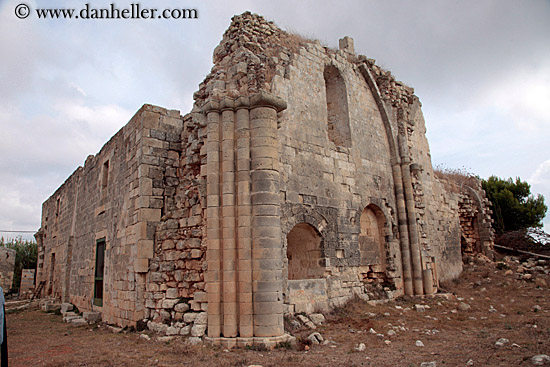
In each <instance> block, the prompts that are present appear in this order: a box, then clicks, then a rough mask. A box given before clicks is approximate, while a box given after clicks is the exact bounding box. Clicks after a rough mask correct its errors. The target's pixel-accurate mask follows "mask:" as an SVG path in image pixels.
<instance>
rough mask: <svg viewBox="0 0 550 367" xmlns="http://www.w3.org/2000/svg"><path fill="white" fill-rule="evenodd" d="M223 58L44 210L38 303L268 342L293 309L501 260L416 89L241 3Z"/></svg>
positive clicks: (368, 295) (434, 281)
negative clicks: (435, 151)
mask: <svg viewBox="0 0 550 367" xmlns="http://www.w3.org/2000/svg"><path fill="white" fill-rule="evenodd" d="M213 62H214V66H213V67H212V70H211V73H210V74H209V75H208V76H207V77H206V78H205V80H204V81H203V82H202V83H201V84H200V85H199V89H198V91H197V92H196V93H195V94H194V100H195V103H194V106H193V109H192V111H191V112H190V113H188V114H186V115H184V116H182V115H180V112H179V111H176V110H167V109H164V108H161V107H156V106H152V105H144V106H143V107H142V108H141V109H140V110H139V111H138V112H137V113H136V114H135V116H134V117H133V118H132V119H131V120H130V122H128V124H127V125H126V126H124V127H123V128H122V129H121V130H120V131H119V132H118V133H117V134H116V135H115V136H113V138H112V139H111V140H110V141H109V142H107V143H106V144H105V146H104V147H103V148H102V149H101V151H100V152H99V153H98V154H96V155H95V156H93V155H91V156H89V157H88V158H87V159H86V162H85V164H84V166H83V167H79V168H77V169H76V171H75V172H74V173H73V174H72V175H71V176H70V177H69V178H68V179H67V181H66V182H65V183H64V184H63V185H62V186H61V187H60V188H59V189H58V190H57V191H56V192H55V193H54V194H53V195H52V196H51V197H50V198H49V199H48V200H47V201H46V202H45V203H44V205H43V212H42V224H41V228H40V230H39V231H38V233H37V234H36V238H37V241H38V244H39V259H38V267H37V284H40V282H43V283H44V290H43V292H42V295H43V296H51V297H54V298H56V299H58V300H60V301H62V302H65V303H67V302H70V303H72V304H74V305H75V306H76V307H77V308H78V310H81V311H86V312H89V311H93V312H100V313H101V319H102V320H103V321H104V322H107V323H109V324H114V325H118V326H121V327H126V326H129V327H136V328H138V329H139V328H141V327H147V328H148V329H150V330H153V331H155V332H157V333H159V334H162V335H165V336H166V337H173V336H176V335H184V336H189V337H190V341H191V342H192V343H195V342H197V341H198V340H201V339H199V338H204V339H205V340H207V341H209V342H211V343H214V344H223V345H224V346H225V347H233V346H237V345H238V346H244V345H263V346H267V347H273V346H275V345H276V344H277V343H280V342H286V341H290V340H292V337H290V336H289V335H288V334H286V333H285V330H284V322H283V315H284V314H295V313H304V314H308V315H311V314H315V313H319V312H325V311H328V310H329V309H331V308H333V307H336V306H340V305H342V304H344V303H345V302H346V301H347V300H349V299H350V298H352V297H354V296H357V297H360V298H362V299H365V300H376V299H387V298H392V297H395V296H398V295H402V294H405V295H424V294H428V295H429V294H433V293H435V292H437V290H438V287H439V282H440V281H444V280H449V279H453V278H456V277H457V276H458V275H459V274H460V272H461V270H462V258H463V256H465V257H466V258H473V257H476V256H480V255H482V256H486V257H487V258H490V257H491V256H492V243H493V232H492V230H491V225H490V223H491V219H490V214H491V211H490V209H489V208H488V202H487V200H486V198H485V196H484V193H483V190H482V189H481V186H480V185H479V182H478V181H476V180H472V181H471V182H467V183H461V184H458V183H456V182H453V181H452V180H447V179H439V178H437V177H435V174H434V170H433V168H432V164H431V160H430V153H429V146H428V142H427V139H426V135H425V131H426V127H425V122H424V118H423V116H422V112H421V108H420V107H421V103H420V101H419V99H418V97H417V96H415V95H414V90H413V89H412V88H410V87H408V86H406V85H404V84H403V83H401V82H399V81H397V80H396V79H395V78H394V76H393V75H392V74H391V73H390V72H389V71H386V70H383V69H382V68H380V67H379V66H377V65H376V64H375V61H374V60H373V59H369V58H367V57H365V56H363V55H357V54H356V53H355V51H354V45H353V39H351V38H350V37H344V38H343V39H341V40H340V42H339V49H337V50H335V49H331V48H328V47H325V46H322V45H321V44H320V43H319V42H318V41H312V40H307V39H304V38H303V37H300V36H298V35H295V34H292V33H288V32H285V31H283V30H281V29H279V28H278V27H277V26H276V25H275V24H273V23H272V22H268V21H266V20H265V19H264V18H263V17H261V16H258V15H256V14H250V13H248V12H246V13H243V14H241V15H238V16H235V17H234V18H233V20H232V23H231V25H230V27H229V29H228V30H227V31H226V32H225V34H224V36H223V39H222V41H221V43H220V45H219V46H218V47H216V49H215V50H214V56H213ZM67 311H68V312H70V311H69V310H67ZM418 311H420V309H418ZM310 317H311V319H308V320H309V323H311V325H312V326H313V327H311V328H312V329H314V328H315V323H322V321H321V320H320V317H318V316H313V315H311V316H310ZM85 321H86V320H85ZM382 336H383V335H382Z"/></svg>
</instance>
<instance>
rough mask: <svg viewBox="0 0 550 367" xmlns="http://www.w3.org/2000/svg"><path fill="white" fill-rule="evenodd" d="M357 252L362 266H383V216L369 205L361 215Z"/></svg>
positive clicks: (374, 207)
mask: <svg viewBox="0 0 550 367" xmlns="http://www.w3.org/2000/svg"><path fill="white" fill-rule="evenodd" d="M360 223H361V233H360V234H359V252H360V254H361V264H362V265H373V264H381V265H385V257H386V255H385V249H384V243H385V239H384V237H385V236H384V223H385V219H384V214H383V213H382V211H381V210H380V208H378V207H377V206H376V205H372V204H371V205H369V206H367V207H365V209H363V212H362V213H361V219H360Z"/></svg>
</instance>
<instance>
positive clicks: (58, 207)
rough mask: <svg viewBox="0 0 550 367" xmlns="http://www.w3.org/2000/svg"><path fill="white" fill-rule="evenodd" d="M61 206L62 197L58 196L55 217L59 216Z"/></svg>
mask: <svg viewBox="0 0 550 367" xmlns="http://www.w3.org/2000/svg"><path fill="white" fill-rule="evenodd" d="M60 208H61V199H60V198H57V201H56V203H55V217H56V218H57V217H59V210H60Z"/></svg>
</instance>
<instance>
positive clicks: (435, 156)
mask: <svg viewBox="0 0 550 367" xmlns="http://www.w3.org/2000/svg"><path fill="white" fill-rule="evenodd" d="M22 1H24V3H25V4H27V5H28V6H29V7H30V9H31V15H30V16H29V17H28V18H26V19H19V18H17V17H16V16H15V8H16V6H17V5H18V4H20V3H21V2H22ZM86 2H87V1H85V0H82V1H80V0H73V1H62V0H58V1H54V0H50V1H36V0H35V1H31V0H16V1H12V0H0V50H1V51H0V54H1V57H0V129H1V130H0V139H1V143H0V230H2V231H5V230H27V231H29V230H37V229H38V228H39V227H40V215H41V214H40V212H41V205H42V202H43V201H45V200H46V199H47V198H48V197H49V196H50V195H51V194H52V193H53V192H54V191H55V190H56V189H57V187H59V186H60V185H61V184H62V183H63V182H64V181H65V179H66V178H67V177H68V176H69V175H70V174H71V173H72V172H73V171H74V170H75V169H76V168H77V167H78V166H79V165H83V163H84V161H85V159H86V157H87V156H88V155H89V154H95V153H97V152H98V151H99V149H100V148H101V147H102V146H103V144H104V143H105V142H107V141H108V140H109V138H110V137H111V136H112V135H114V134H115V133H116V132H117V131H118V130H119V129H120V128H121V127H122V126H123V125H125V124H126V123H127V122H128V120H129V119H130V118H131V117H132V115H133V114H134V113H135V112H136V111H137V110H138V109H139V108H140V107H141V106H142V105H143V104H144V103H151V104H155V105H159V106H162V107H166V108H170V109H179V110H180V111H181V113H182V114H185V113H187V112H189V111H190V109H191V106H192V95H193V92H194V91H196V90H197V89H198V84H199V83H200V82H201V81H202V80H203V78H204V77H205V76H206V75H207V74H208V72H209V71H210V68H211V67H212V52H213V50H214V48H215V47H216V45H217V44H218V43H219V42H220V40H221V37H222V34H223V32H224V31H225V29H226V28H227V27H228V26H229V24H230V20H231V17H232V16H233V15H234V14H240V13H242V12H244V11H246V10H250V11H252V12H255V13H259V14H261V15H263V16H265V17H266V18H267V19H268V20H272V21H274V22H275V23H276V24H277V25H279V26H280V27H281V28H283V29H286V30H289V31H293V32H297V33H300V34H302V35H304V36H308V37H312V38H316V39H319V40H320V41H321V42H322V43H323V44H325V45H328V46H331V47H336V46H337V44H338V39H339V38H341V37H343V36H345V35H348V36H351V37H353V38H354V39H355V50H356V52H357V53H359V54H363V55H366V56H368V57H369V58H374V59H376V60H377V63H378V64H379V65H381V66H382V67H384V68H386V69H389V70H391V71H392V73H393V74H394V75H395V76H396V78H397V79H399V80H401V81H403V82H405V83H406V84H408V85H410V86H412V87H414V88H415V92H416V94H417V95H418V96H419V98H420V100H421V102H422V104H423V111H424V115H425V118H426V125H427V129H428V139H429V143H430V148H431V154H432V161H433V164H434V166H436V165H443V166H444V167H447V168H465V169H466V170H468V171H469V172H472V173H475V174H478V175H480V176H481V177H482V178H487V177H489V176H490V175H497V176H499V177H503V178H507V177H516V176H519V177H521V178H522V179H523V180H527V181H528V182H529V183H530V184H531V185H532V192H534V193H540V194H543V195H544V196H545V197H546V203H547V204H548V203H549V202H550V147H549V143H550V1H549V0H522V1H518V0H513V1H507V0H475V1H447V0H434V1H393V0H377V1H373V0H370V1H367V0H358V1H338V2H336V1H319V0H316V1H303V0H299V1H298V0H292V1H281V0H279V1H273V0H268V1H259V0H250V1H244V0H241V1H159V0H157V1H141V2H139V3H140V5H141V6H142V7H152V8H158V9H163V8H182V7H185V8H195V9H197V10H198V14H199V18H198V19H194V20H189V19H187V20H182V19H179V20H178V19H168V20H160V19H152V20H83V19H73V20H44V19H38V18H37V16H36V14H35V13H34V10H35V9H36V8H43V7H58V8H62V7H66V8H76V9H81V8H83V7H84V6H85V4H86ZM88 2H89V3H93V5H94V7H100V6H108V5H109V4H110V3H111V2H107V1H93V2H91V1H88ZM130 3H131V2H130V1H114V4H115V5H116V7H118V8H121V9H122V8H124V7H128V6H129V4H130ZM545 229H546V230H547V232H548V231H550V219H549V218H545ZM2 235H3V236H9V237H13V236H15V235H17V234H14V233H0V236H2Z"/></svg>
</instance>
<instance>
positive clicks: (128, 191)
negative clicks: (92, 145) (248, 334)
mask: <svg viewBox="0 0 550 367" xmlns="http://www.w3.org/2000/svg"><path fill="white" fill-rule="evenodd" d="M181 126H182V121H181V119H180V116H179V112H178V111H167V110H165V109H162V108H158V107H154V106H150V105H145V106H143V107H142V108H141V109H140V111H138V112H137V113H136V115H135V116H134V117H133V118H132V119H131V120H130V122H129V123H128V124H127V125H126V126H124V127H123V128H122V129H121V130H120V131H119V132H118V133H117V134H116V135H115V136H113V138H111V140H109V142H108V143H106V144H105V146H104V147H103V148H102V149H101V151H100V152H99V153H98V154H97V155H96V156H89V157H88V159H87V160H86V163H85V165H84V167H81V168H79V169H77V171H75V173H74V174H73V175H72V176H71V177H70V178H69V179H68V180H67V182H65V184H64V185H62V186H61V187H60V188H59V189H58V190H57V191H56V193H55V194H54V195H53V196H52V197H50V198H49V199H48V200H47V201H46V202H45V203H44V205H43V218H42V228H41V230H40V231H39V236H38V237H39V238H40V240H39V243H41V248H42V250H41V252H42V254H43V257H42V259H39V264H38V272H39V275H38V280H39V281H40V280H46V281H48V286H49V285H50V282H49V280H50V274H51V269H52V267H53V268H55V269H54V272H53V279H52V280H53V281H52V282H51V287H52V289H53V292H52V293H53V295H54V296H56V297H57V298H60V299H62V300H63V301H69V302H72V303H74V304H75V305H76V306H77V307H78V308H79V309H80V310H91V309H93V308H95V309H98V310H101V311H102V313H103V320H104V321H106V322H109V323H115V324H118V325H122V326H126V325H134V324H135V322H136V321H137V320H139V319H142V318H143V316H144V312H145V310H144V306H143V304H144V300H143V297H144V290H145V274H144V273H145V272H146V271H148V261H149V258H151V257H152V256H153V241H154V229H155V228H154V226H155V225H156V223H157V222H158V221H159V220H160V218H161V215H162V211H163V210H164V204H165V197H164V189H163V188H162V189H161V188H160V187H161V186H163V185H164V181H165V176H166V171H167V170H169V169H170V167H174V166H175V165H176V164H175V162H176V161H177V159H176V158H179V149H180V147H181V145H179V139H180V133H181ZM174 155H175V156H174ZM171 157H172V158H171ZM173 169H174V171H175V168H173ZM58 200H59V201H58ZM58 202H59V203H60V205H59V210H58V209H57V203H58ZM103 238H104V239H105V241H106V249H105V271H104V282H103V283H104V294H103V307H97V306H92V303H93V295H94V271H95V265H96V264H95V261H96V241H97V240H100V239H103ZM52 253H55V265H53V264H52V257H51V254H52ZM69 274H70V278H68V277H67V276H68V275H69ZM48 286H47V288H46V289H47V290H48Z"/></svg>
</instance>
